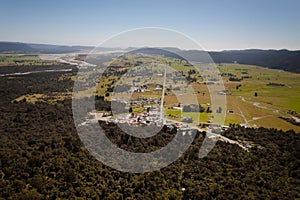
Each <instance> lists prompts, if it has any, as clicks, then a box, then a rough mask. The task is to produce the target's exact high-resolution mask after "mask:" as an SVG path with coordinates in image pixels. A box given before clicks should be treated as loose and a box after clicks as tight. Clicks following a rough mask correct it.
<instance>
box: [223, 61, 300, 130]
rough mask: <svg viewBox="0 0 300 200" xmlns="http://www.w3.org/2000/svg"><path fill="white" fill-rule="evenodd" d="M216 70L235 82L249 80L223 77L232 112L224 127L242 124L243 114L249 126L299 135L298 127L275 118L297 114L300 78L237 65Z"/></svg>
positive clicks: (266, 69)
mask: <svg viewBox="0 0 300 200" xmlns="http://www.w3.org/2000/svg"><path fill="white" fill-rule="evenodd" d="M219 69H220V71H221V72H223V73H225V74H233V75H235V78H238V79H241V78H242V77H243V76H248V78H243V79H242V80H241V81H230V80H229V78H230V76H228V75H224V76H223V81H224V83H225V87H226V89H227V90H228V94H229V95H227V108H228V110H232V111H233V113H230V114H227V117H226V123H236V122H237V123H245V121H244V119H243V117H242V114H243V115H244V116H245V118H246V120H247V121H248V122H249V125H251V126H256V127H259V126H263V127H268V128H272V127H273V128H279V129H283V130H289V129H294V130H296V131H298V132H299V131H300V127H299V126H295V125H293V124H291V123H288V122H286V121H285V120H282V119H280V118H278V117H279V116H284V117H291V115H290V114H289V111H295V112H296V113H300V104H299V102H300V74H294V73H290V72H285V71H281V70H274V69H268V68H263V67H258V66H249V65H240V64H223V65H221V66H219ZM274 83H275V84H274ZM238 85H241V86H240V87H238V89H237V86H238ZM255 93H257V96H255V95H254V94H255ZM241 112H242V113H241Z"/></svg>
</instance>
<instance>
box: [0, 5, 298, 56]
mask: <svg viewBox="0 0 300 200" xmlns="http://www.w3.org/2000/svg"><path fill="white" fill-rule="evenodd" d="M1 3H2V6H1V8H0V17H1V19H2V20H0V26H1V27H4V28H3V29H2V30H1V32H0V40H1V41H11V42H24V43H37V44H55V45H80V46H97V45H98V44H99V43H101V42H103V41H105V40H106V39H107V38H110V37H111V36H113V35H116V34H119V33H120V32H124V31H128V30H132V29H136V28H143V27H158V28H166V29H170V30H175V31H179V32H181V33H183V34H185V35H187V36H189V37H191V38H193V39H194V40H195V41H197V42H198V43H199V44H201V46H202V47H203V49H205V50H207V51H222V50H237V49H289V50H297V49H300V38H299V35H300V26H299V24H300V20H299V19H300V13H299V12H298V8H299V7H300V2H299V1H293V0H289V1H272V2H269V1H258V0H255V1H243V2H240V1H237V0H233V1H226V2H225V1H209V2H208V1H188V2H173V1H163V2H160V1H156V0H155V1H151V2H140V1H132V2H130V3H129V2H124V1H118V0H114V1H89V2H73V1H69V0H66V1H57V0H55V1H33V0H29V1H24V2H22V1H7V0H1Z"/></svg>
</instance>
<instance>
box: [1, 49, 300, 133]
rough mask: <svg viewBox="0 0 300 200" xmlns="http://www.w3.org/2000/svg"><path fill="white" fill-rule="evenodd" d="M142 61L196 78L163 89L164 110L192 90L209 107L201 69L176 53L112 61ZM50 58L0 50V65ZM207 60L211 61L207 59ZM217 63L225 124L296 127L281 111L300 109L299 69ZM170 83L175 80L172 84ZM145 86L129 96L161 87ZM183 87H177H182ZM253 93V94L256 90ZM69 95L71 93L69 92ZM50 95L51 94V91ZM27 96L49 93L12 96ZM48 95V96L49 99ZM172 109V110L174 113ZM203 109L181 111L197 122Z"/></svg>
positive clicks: (204, 116)
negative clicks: (185, 85)
mask: <svg viewBox="0 0 300 200" xmlns="http://www.w3.org/2000/svg"><path fill="white" fill-rule="evenodd" d="M137 61H138V62H140V63H142V64H149V63H152V62H155V63H165V64H166V63H168V65H169V66H171V67H172V68H173V69H174V70H176V71H180V72H182V73H183V76H184V77H188V76H190V77H192V78H196V81H193V82H192V83H191V86H192V88H193V90H194V91H193V94H190V95H182V96H181V97H178V96H176V95H175V92H174V91H172V90H170V91H166V95H165V102H164V107H165V115H166V116H168V115H169V114H174V113H175V112H178V111H175V110H171V109H169V108H171V107H173V106H177V105H178V104H179V103H180V101H184V102H188V101H189V99H192V98H193V96H196V98H197V100H198V103H199V104H200V105H201V106H202V107H204V109H207V107H208V104H209V103H210V101H211V99H210V94H209V92H208V88H207V85H206V84H205V83H204V82H203V79H202V78H201V76H200V75H201V72H200V73H199V72H196V73H194V74H189V72H190V70H194V69H195V68H194V67H193V66H189V65H187V63H185V62H181V61H179V60H177V59H171V58H163V57H160V56H158V57H155V58H154V57H153V56H149V57H148V56H141V55H139V56H137V57H133V56H132V55H127V56H125V57H124V58H122V59H121V58H119V59H117V60H115V61H114V62H113V63H110V65H115V66H124V67H123V69H122V68H120V70H124V69H126V70H128V69H130V68H131V67H133V66H134V65H135V64H136V62H137ZM50 64H54V63H53V62H45V61H42V60H41V59H40V58H39V57H38V56H37V55H15V54H1V55H0V66H10V65H11V66H31V65H50ZM207 66H209V65H207ZM207 66H206V65H203V64H202V68H201V69H202V70H208V69H209V67H207ZM218 69H219V70H220V72H221V74H222V79H223V82H224V85H225V89H226V92H227V95H226V99H227V110H226V111H225V110H224V111H223V112H226V120H225V125H229V124H230V123H235V124H247V125H249V126H252V127H260V126H263V127H266V128H278V129H283V130H289V129H294V130H295V131H297V132H300V126H296V125H293V124H292V123H290V122H287V121H285V120H284V119H281V118H279V117H284V118H292V117H298V118H299V114H300V103H299V102H300V74H294V73H290V72H285V71H282V70H274V69H268V68H263V67H259V66H250V65H241V64H221V65H218ZM154 70H156V71H155V73H154V74H158V73H162V72H161V69H154ZM92 73H93V72H90V73H88V74H85V77H74V76H72V77H66V76H62V77H61V79H66V78H68V79H71V80H75V79H76V78H77V81H82V82H83V83H84V81H85V79H87V78H88V77H89V76H90V75H91V74H92ZM119 80H120V77H118V76H116V75H111V76H109V77H107V78H105V77H102V78H101V80H99V84H98V85H97V89H96V91H95V94H96V95H100V96H101V95H103V96H105V99H106V100H111V99H112V92H107V89H108V88H110V87H113V86H114V85H115V84H116V83H118V81H119ZM132 80H134V77H133V78H130V79H128V80H127V81H129V82H128V83H130V82H132ZM144 82H145V79H143V78H142V79H141V82H140V83H141V84H142V83H144ZM173 86H174V85H173ZM150 89H151V91H146V92H143V93H133V95H132V96H131V99H137V98H138V97H139V96H144V97H151V98H153V97H159V98H160V97H161V92H159V91H154V90H153V88H150ZM93 92H94V91H92V90H90V89H88V90H83V91H79V92H78V93H77V94H76V96H78V98H81V97H84V96H89V95H90V94H92V93H93ZM180 93H181V91H180ZM255 93H256V94H257V95H255ZM53 96H54V97H55V96H56V98H57V99H59V100H60V99H63V98H64V97H65V94H62V95H59V94H55V95H53ZM68 96H70V94H68ZM51 98H53V97H51ZM24 99H26V101H27V102H28V103H35V102H36V101H42V100H43V99H50V98H49V97H47V96H45V95H42V94H28V95H24V96H21V97H19V98H17V99H15V101H21V100H24ZM47 101H49V100H47ZM134 111H135V112H139V111H142V110H141V109H139V108H134ZM173 112H174V113H173ZM214 112H215V111H213V113H212V114H208V113H206V112H204V113H201V114H199V113H192V112H191V113H182V115H183V116H190V117H192V118H195V119H196V118H199V117H200V121H199V123H205V122H207V121H209V120H210V117H211V116H212V115H214ZM292 114H293V115H292ZM171 119H173V120H178V121H180V120H181V119H178V118H171Z"/></svg>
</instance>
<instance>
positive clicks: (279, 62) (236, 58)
mask: <svg viewBox="0 0 300 200" xmlns="http://www.w3.org/2000/svg"><path fill="white" fill-rule="evenodd" d="M93 49H94V47H92V46H66V45H49V44H29V43H21V42H0V53H27V54H30V53H36V54H38V53H53V54H54V53H57V54H59V53H73V52H78V51H83V50H87V51H88V50H93ZM97 50H100V51H112V50H120V48H99V47H97ZM130 50H133V51H136V52H141V53H150V54H156V55H157V54H161V55H165V56H169V57H175V58H185V59H187V60H190V61H196V62H204V63H205V62H211V60H210V59H209V58H208V57H207V53H209V55H210V56H211V58H212V60H213V61H214V62H215V63H234V62H236V63H240V64H248V65H258V66H262V67H268V68H273V69H282V70H285V71H290V72H295V73H300V51H299V50H297V51H289V50H285V49H283V50H260V49H247V50H226V51H220V52H217V51H209V52H205V51H199V50H181V49H178V48H174V47H163V48H141V49H138V48H135V47H130V48H128V49H126V51H130Z"/></svg>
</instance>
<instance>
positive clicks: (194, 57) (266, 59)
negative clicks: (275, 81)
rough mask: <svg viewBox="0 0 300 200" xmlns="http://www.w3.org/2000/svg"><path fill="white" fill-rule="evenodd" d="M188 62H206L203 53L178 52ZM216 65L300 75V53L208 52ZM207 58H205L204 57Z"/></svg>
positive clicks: (276, 51)
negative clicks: (259, 68) (259, 67)
mask: <svg viewBox="0 0 300 200" xmlns="http://www.w3.org/2000/svg"><path fill="white" fill-rule="evenodd" d="M177 52H178V54H179V55H180V56H182V57H184V58H186V59H188V60H191V61H198V62H206V60H204V61H203V60H202V58H203V53H204V52H203V51H197V50H189V51H177ZM208 53H209V54H210V56H211V58H212V59H213V61H214V62H215V63H233V62H237V63H240V64H248V65H258V66H262V67H268V68H273V69H282V70H285V71H290V72H295V73H300V51H288V50H254V49H252V50H233V51H221V52H216V51H212V52H208ZM204 57H205V56H204Z"/></svg>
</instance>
